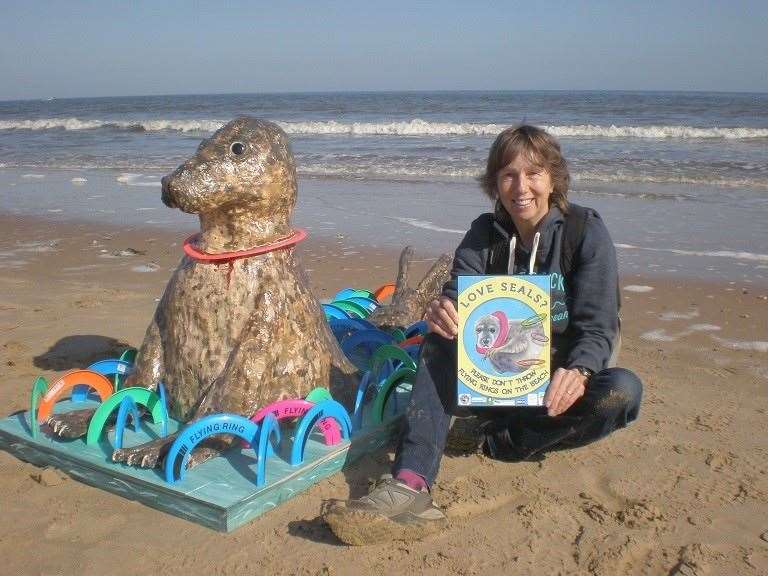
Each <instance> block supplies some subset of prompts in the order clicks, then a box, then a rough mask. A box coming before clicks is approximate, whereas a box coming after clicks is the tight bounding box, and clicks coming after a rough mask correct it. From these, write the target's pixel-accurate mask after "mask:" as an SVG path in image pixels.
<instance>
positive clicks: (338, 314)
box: [321, 304, 349, 320]
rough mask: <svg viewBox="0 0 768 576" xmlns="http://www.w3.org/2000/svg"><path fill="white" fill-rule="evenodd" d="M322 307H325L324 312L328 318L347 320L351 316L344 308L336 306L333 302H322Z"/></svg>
mask: <svg viewBox="0 0 768 576" xmlns="http://www.w3.org/2000/svg"><path fill="white" fill-rule="evenodd" d="M321 308H322V309H323V312H324V313H325V317H326V318H327V319H328V320H330V319H332V318H335V319H338V320H345V319H347V318H349V314H347V313H346V312H345V311H344V310H342V309H341V308H339V307H338V306H334V305H333V304H321Z"/></svg>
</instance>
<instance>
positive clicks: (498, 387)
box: [458, 276, 552, 398]
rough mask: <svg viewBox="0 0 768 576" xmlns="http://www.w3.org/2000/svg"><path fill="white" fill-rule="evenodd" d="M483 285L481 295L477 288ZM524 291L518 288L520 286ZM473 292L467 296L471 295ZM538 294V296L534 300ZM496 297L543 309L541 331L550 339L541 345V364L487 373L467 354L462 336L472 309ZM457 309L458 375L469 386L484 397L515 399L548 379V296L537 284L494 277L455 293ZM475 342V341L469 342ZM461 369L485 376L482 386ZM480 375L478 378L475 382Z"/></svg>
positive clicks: (504, 277) (514, 277)
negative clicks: (506, 373) (508, 372)
mask: <svg viewBox="0 0 768 576" xmlns="http://www.w3.org/2000/svg"><path fill="white" fill-rule="evenodd" d="M481 287H484V288H485V289H483V290H482V293H481V294H478V290H479V289H480V288H481ZM521 287H522V288H524V290H522V291H521V290H520V288H521ZM472 295H474V297H472V298H471V299H470V297H471V296H472ZM537 297H538V299H537ZM497 298H510V299H514V300H519V301H521V302H522V303H523V304H525V305H527V306H528V307H530V308H531V309H532V310H534V313H536V312H543V313H545V314H546V315H547V319H546V320H545V321H544V322H542V328H543V329H544V334H545V335H546V336H547V338H548V340H549V344H548V345H546V346H542V348H541V352H540V353H539V356H538V359H539V360H542V361H543V362H542V364H539V365H538V366H531V367H530V368H528V369H527V370H523V371H522V372H519V373H518V374H514V375H512V376H503V375H501V374H490V373H488V372H486V371H485V370H482V369H481V368H480V366H478V365H477V364H475V363H474V362H473V361H472V359H471V358H470V357H469V355H468V354H467V351H466V348H465V345H466V343H465V342H464V339H463V334H464V328H465V327H466V323H467V320H468V319H469V317H470V315H471V314H472V312H474V310H475V309H476V308H477V307H478V306H480V305H482V304H485V303H486V302H488V301H490V300H495V299H497ZM458 308H459V334H460V335H462V337H461V339H460V342H459V347H458V348H459V358H458V368H459V378H461V381H462V382H463V383H464V384H465V385H466V386H467V387H468V388H471V389H472V390H474V391H475V392H477V393H478V394H483V395H485V396H490V397H492V398H517V397H520V396H525V395H526V394H529V393H530V392H532V391H533V390H535V389H536V388H539V387H540V386H541V385H542V384H543V383H544V382H546V381H547V380H549V375H550V349H551V343H552V330H551V317H550V316H551V315H550V305H549V295H548V294H547V293H546V292H545V291H544V290H542V289H541V288H539V287H538V286H537V285H536V284H533V283H532V282H529V281H527V280H525V279H524V278H522V277H520V276H494V277H491V278H487V279H484V280H481V281H479V282H476V283H474V284H472V285H471V286H469V287H467V288H466V289H464V291H462V292H461V294H459V295H458ZM471 345H474V342H473V343H472V344H471ZM462 368H463V369H464V370H465V372H471V371H472V370H475V371H477V372H478V373H479V374H480V375H481V377H482V378H484V379H485V382H484V383H483V384H484V386H483V388H480V387H479V385H478V382H472V381H471V378H467V377H466V376H465V377H462V376H461V374H462ZM542 377H543V380H542ZM479 380H480V378H478V381H479Z"/></svg>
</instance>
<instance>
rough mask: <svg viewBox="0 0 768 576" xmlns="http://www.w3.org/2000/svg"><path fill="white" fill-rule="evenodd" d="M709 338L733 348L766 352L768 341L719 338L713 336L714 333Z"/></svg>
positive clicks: (767, 350)
mask: <svg viewBox="0 0 768 576" xmlns="http://www.w3.org/2000/svg"><path fill="white" fill-rule="evenodd" d="M710 338H712V340H714V341H716V342H718V343H720V344H722V345H723V346H726V347H728V348H732V349H733V350H747V351H754V352H768V342H762V341H759V340H756V341H753V342H749V341H744V340H728V339H726V338H720V337H719V336H714V335H712V336H710Z"/></svg>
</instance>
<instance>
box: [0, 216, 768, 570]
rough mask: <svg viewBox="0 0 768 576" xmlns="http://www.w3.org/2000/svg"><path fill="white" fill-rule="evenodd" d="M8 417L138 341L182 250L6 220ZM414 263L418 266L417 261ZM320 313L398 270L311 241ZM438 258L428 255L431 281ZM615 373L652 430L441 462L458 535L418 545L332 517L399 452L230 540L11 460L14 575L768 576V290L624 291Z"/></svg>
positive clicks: (4, 500) (2, 326)
mask: <svg viewBox="0 0 768 576" xmlns="http://www.w3.org/2000/svg"><path fill="white" fill-rule="evenodd" d="M0 229H2V230H3V233H2V235H1V236H0V269H1V270H2V272H3V273H2V274H1V275H0V359H1V363H0V366H1V368H0V412H2V414H3V415H7V414H10V413H12V412H15V411H17V410H22V409H26V407H27V402H28V395H29V390H30V387H31V385H32V382H33V381H34V378H35V377H36V376H37V375H40V374H42V375H45V376H46V377H47V378H48V379H49V380H50V379H51V378H53V377H55V375H56V374H59V373H61V372H62V371H64V370H67V369H71V368H74V367H82V366H85V365H87V364H88V363H90V362H92V361H93V360H95V359H99V358H105V357H110V356H112V355H114V354H115V353H117V352H119V351H120V350H122V349H123V348H125V347H127V346H137V345H139V344H140V342H141V339H142V337H143V334H144V331H145V328H146V325H147V323H148V321H149V319H150V317H151V315H152V312H153V310H154V308H155V305H156V300H157V298H159V297H160V295H161V293H162V290H163V287H164V286H165V283H166V282H167V279H168V277H169V275H170V272H171V270H173V268H174V267H175V266H176V264H177V262H178V260H179V258H180V254H181V251H180V245H181V240H182V239H183V237H184V235H183V234H179V232H178V231H164V230H161V229H158V228H142V227H138V226H135V227H126V226H104V225H99V224H96V223H92V222H91V223H80V224H78V223H66V224H65V223H61V222H58V223H56V222H52V221H50V220H41V219H34V218H31V217H22V216H9V215H5V216H0ZM417 249H418V247H417ZM298 250H299V254H300V257H301V260H302V262H303V265H304V267H305V269H306V270H307V271H308V274H309V277H310V280H311V283H312V288H313V290H314V293H315V294H316V296H317V297H318V298H321V299H322V298H328V297H330V296H332V295H333V294H334V292H335V291H336V290H338V289H339V288H342V287H345V286H355V287H366V288H375V287H376V286H378V285H380V284H382V283H384V282H388V281H391V280H392V279H393V277H394V275H395V273H396V258H397V251H396V250H393V249H390V248H388V247H387V248H372V247H365V246H360V244H359V243H354V244H352V243H350V242H349V240H348V239H347V238H345V237H344V236H343V235H341V234H339V236H337V237H335V238H334V237H328V238H325V239H323V238H320V237H310V239H309V240H307V241H306V242H305V243H303V244H302V245H301V246H300V248H299V249H298ZM436 256H437V254H435V253H429V252H427V253H419V260H420V261H419V266H420V267H422V269H426V267H427V266H428V265H429V263H430V261H431V259H432V258H434V257H436ZM621 284H622V287H623V306H622V315H623V317H624V347H623V349H622V354H621V359H620V364H621V365H623V366H626V367H628V368H630V369H632V370H634V371H636V372H637V374H639V376H640V377H641V378H642V380H643V382H644V384H645V396H644V399H643V407H642V411H641V416H640V419H639V420H638V421H637V422H636V423H634V424H633V425H632V426H631V427H629V428H628V429H626V430H622V431H619V432H618V433H616V434H615V435H613V436H611V437H610V438H608V439H606V440H604V441H601V442H598V443H596V444H593V445H591V446H588V447H586V448H582V449H579V450H574V451H565V452H557V453H550V454H548V455H547V457H546V458H545V459H544V460H543V461H542V462H539V463H523V464H505V463H499V462H494V461H491V460H489V459H487V458H484V457H482V456H479V455H472V456H464V457H446V458H445V459H444V461H443V466H442V469H441V472H440V475H439V478H438V481H437V485H436V487H435V491H434V495H435V498H436V501H437V503H438V504H440V505H441V506H443V507H444V508H445V510H446V511H447V514H448V515H449V517H450V525H449V527H448V528H447V529H446V530H445V531H444V532H442V533H440V534H437V535H433V536H430V537H429V538H427V539H425V540H424V541H421V542H391V543H383V544H380V545H375V546H369V547H365V548H348V547H346V546H344V545H342V544H341V543H340V542H339V541H338V540H337V539H336V538H335V537H334V536H333V534H332V533H331V532H330V531H329V530H328V528H327V527H326V526H325V525H324V524H323V523H322V521H321V520H319V513H320V510H321V507H322V506H323V504H324V502H326V501H327V500H329V499H333V498H340V499H346V498H348V497H349V496H350V495H352V496H359V495H361V494H362V493H364V492H365V491H366V490H367V486H368V482H369V479H371V478H375V477H378V475H379V474H381V473H382V472H385V471H386V469H387V467H388V466H387V464H388V462H389V460H390V459H391V457H392V453H391V451H390V452H387V451H382V452H381V453H379V454H372V455H371V456H370V457H366V458H364V459H363V460H362V461H360V462H359V463H358V464H356V465H354V466H353V467H351V468H350V470H348V471H346V472H345V473H344V474H337V475H335V476H333V477H332V478H330V479H329V480H326V481H323V482H321V483H320V484H318V485H316V486H315V487H313V488H312V489H311V490H309V491H308V492H305V493H303V494H301V495H300V496H298V497H296V498H294V499H293V500H291V501H289V502H287V503H285V504H283V505H281V506H280V507H278V508H277V509H275V510H273V511H271V512H269V513H267V514H265V515H264V516H262V517H260V518H258V519H256V520H255V521H253V522H251V523H250V524H248V525H246V526H244V527H243V528H241V529H239V530H237V531H235V532H233V533H230V534H221V533H216V532H213V531H211V530H209V529H206V528H203V527H200V526H198V525H196V524H193V523H190V522H187V521H184V520H181V519H179V518H175V517H173V516H170V515H167V514H164V513H162V512H159V511H157V510H154V509H151V508H148V507H146V506H144V505H142V504H139V503H136V502H131V501H128V500H125V499H123V498H120V497H118V496H115V495H112V494H110V493H107V492H104V491H101V490H98V489H96V488H92V487H90V486H87V485H85V484H82V483H80V482H78V481H75V480H73V479H70V478H68V477H66V476H63V475H61V474H60V473H58V472H56V471H55V470H52V469H46V470H43V469H40V468H37V467H35V466H32V465H29V464H26V463H24V462H22V461H20V460H18V459H16V458H15V457H12V456H11V455H9V454H8V453H6V452H0V482H1V483H2V486H3V490H2V493H1V495H0V510H2V513H3V522H2V524H1V525H0V526H1V527H0V555H2V558H3V563H4V567H3V572H4V573H9V574H46V575H53V574H75V573H76V574H85V575H87V574H146V573H164V574H185V575H189V574H310V575H314V574H338V575H341V574H360V573H365V574H400V573H411V574H421V573H424V574H483V575H488V574H501V573H509V572H512V571H514V572H516V573H520V574H580V573H583V574H605V575H611V574H684V575H693V574H696V575H704V574H768V521H766V518H768V448H767V447H766V442H765V422H766V413H767V411H768V398H767V397H766V394H765V390H766V381H767V380H768V368H766V366H767V365H768V362H767V359H768V342H766V340H768V335H766V330H765V326H766V325H768V285H765V284H757V283H750V284H739V283H737V282H736V283H728V282H721V283H705V282H702V281H694V280H688V279H680V280H676V279H674V278H659V277H653V276H627V275H625V276H624V277H623V278H622V281H621Z"/></svg>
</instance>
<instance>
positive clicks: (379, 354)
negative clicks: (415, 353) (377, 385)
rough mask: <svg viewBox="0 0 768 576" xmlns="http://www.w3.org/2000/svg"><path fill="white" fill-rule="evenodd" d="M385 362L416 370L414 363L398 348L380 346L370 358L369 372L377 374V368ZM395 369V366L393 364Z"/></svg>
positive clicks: (386, 345)
mask: <svg viewBox="0 0 768 576" xmlns="http://www.w3.org/2000/svg"><path fill="white" fill-rule="evenodd" d="M387 360H394V361H395V362H399V363H400V365H401V366H403V367H404V368H412V369H413V370H416V362H414V361H413V358H411V357H410V356H409V355H408V353H407V352H406V351H405V350H403V349H402V348H400V347H399V346H393V345H391V344H385V345H384V346H380V347H379V348H378V349H377V350H376V352H374V353H373V356H372V357H371V372H372V373H373V374H374V375H377V374H378V371H379V368H380V367H381V365H382V364H383V363H384V362H385V361H387ZM395 368H397V364H395ZM377 380H378V378H377Z"/></svg>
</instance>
